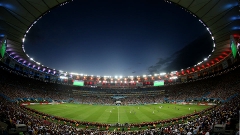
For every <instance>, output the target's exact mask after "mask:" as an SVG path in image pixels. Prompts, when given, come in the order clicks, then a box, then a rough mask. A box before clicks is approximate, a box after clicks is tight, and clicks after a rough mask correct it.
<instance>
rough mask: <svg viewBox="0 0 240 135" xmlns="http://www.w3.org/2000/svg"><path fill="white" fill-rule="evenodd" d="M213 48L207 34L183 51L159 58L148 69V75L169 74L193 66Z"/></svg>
mask: <svg viewBox="0 0 240 135" xmlns="http://www.w3.org/2000/svg"><path fill="white" fill-rule="evenodd" d="M212 48H213V42H212V39H211V36H210V35H209V33H208V32H205V33H204V34H203V35H202V36H200V37H199V38H197V39H195V40H193V41H192V42H191V43H189V44H188V45H186V46H185V47H184V48H183V49H181V50H179V51H177V52H175V53H173V54H172V55H171V56H170V57H167V58H165V59H164V58H159V61H158V62H157V63H156V64H155V65H152V66H150V67H149V68H148V72H149V73H150V74H154V73H160V72H171V71H176V70H180V69H184V68H187V67H190V66H193V65H195V64H196V63H197V62H199V61H202V60H203V59H204V58H205V57H207V56H208V55H209V54H210V53H211V51H212Z"/></svg>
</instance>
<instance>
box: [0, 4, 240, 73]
mask: <svg viewBox="0 0 240 135" xmlns="http://www.w3.org/2000/svg"><path fill="white" fill-rule="evenodd" d="M67 2H70V1H69V0H1V1H0V13H1V14H0V37H4V36H7V39H8V46H7V53H8V54H9V55H10V56H11V57H12V58H14V59H15V60H16V61H18V62H20V63H23V62H24V61H25V62H26V63H31V64H30V65H37V64H39V63H36V62H35V61H34V60H32V59H31V58H30V57H29V56H28V55H27V54H26V53H25V51H24V47H23V42H24V39H25V34H26V33H27V32H28V30H29V29H30V28H31V27H32V26H33V24H34V23H36V22H37V20H38V19H40V18H41V17H42V16H43V15H45V14H46V13H48V12H50V10H51V9H52V8H55V7H57V6H61V5H64V4H66V3H67ZM167 2H169V3H175V4H177V5H179V6H181V7H183V9H184V10H186V11H187V12H190V13H192V14H193V15H194V16H196V17H198V18H199V21H200V22H202V23H204V25H206V27H207V28H208V29H209V31H210V32H211V34H212V38H213V39H214V41H215V47H214V45H213V50H214V51H213V53H212V54H211V55H209V57H208V60H207V61H204V62H203V63H202V64H206V63H207V62H209V61H211V62H212V64H214V63H216V62H218V61H219V60H222V59H224V58H226V57H227V56H229V54H230V53H231V51H230V45H229V43H230V40H229V39H230V35H234V36H235V37H239V35H240V16H239V13H240V11H239V3H240V2H239V0H170V1H167ZM176 25H177V24H176ZM199 53H200V52H199ZM206 57H207V56H206ZM196 63H197V62H196ZM43 68H47V67H44V66H41V69H43ZM50 69H51V68H50Z"/></svg>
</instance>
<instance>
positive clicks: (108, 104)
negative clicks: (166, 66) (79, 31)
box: [0, 0, 240, 135]
mask: <svg viewBox="0 0 240 135" xmlns="http://www.w3.org/2000/svg"><path fill="white" fill-rule="evenodd" d="M69 2H71V1H68V0H51V1H46V0H33V1H31V0H19V1H15V0H1V1H0V9H1V14H0V18H1V22H0V41H1V44H0V50H1V51H0V59H1V62H0V64H1V66H0V72H1V73H0V74H1V76H0V100H1V102H0V116H1V117H0V126H1V129H0V131H1V132H0V134H4V135H5V134H6V135H7V134H26V135H28V134H30V135H31V134H94V135H95V134H124V135H125V134H126V135H127V134H156V135H158V134H159V135H161V134H173V135H175V134H176V135H179V134H198V135H205V134H206V135H209V134H223V135H233V134H239V132H238V131H239V110H240V109H239V107H240V106H239V101H240V97H239V92H240V91H239V88H240V52H239V48H240V47H239V46H240V40H239V39H240V26H239V24H240V16H239V13H240V7H239V6H240V5H239V4H240V1H239V0H211V1H210V0H204V1H196V0H169V1H165V2H167V3H169V4H174V5H178V6H179V7H180V8H182V9H183V10H185V11H186V12H188V13H189V14H191V15H192V16H193V17H197V18H198V19H199V22H200V23H202V24H203V25H204V26H205V27H206V29H207V30H208V32H209V34H210V35H211V36H212V37H211V38H212V40H213V50H212V53H211V54H209V56H207V57H206V58H205V59H204V60H203V61H200V62H197V61H196V65H192V66H191V67H189V68H186V69H179V70H178V71H173V72H169V73H159V74H153V75H143V76H114V77H113V76H89V75H83V74H77V73H71V71H61V70H56V69H53V68H51V67H47V66H44V65H42V64H40V63H39V62H37V61H34V60H33V59H32V58H31V57H30V56H28V55H27V54H26V53H25V50H24V41H25V38H27V37H26V34H27V33H28V32H29V30H30V29H31V27H32V26H33V25H34V24H35V23H37V21H38V20H39V19H41V18H42V17H44V15H46V14H47V13H48V12H50V10H52V9H54V8H59V7H60V6H64V5H66V4H68V3H69ZM237 132H238V133H237Z"/></svg>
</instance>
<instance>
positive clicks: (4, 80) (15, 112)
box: [0, 67, 240, 134]
mask: <svg viewBox="0 0 240 135" xmlns="http://www.w3.org/2000/svg"><path fill="white" fill-rule="evenodd" d="M0 73H1V76H0V92H1V93H0V94H1V96H0V100H1V102H0V114H1V118H5V120H8V121H9V126H10V127H13V126H14V125H15V124H20V123H23V124H26V125H27V126H28V132H27V133H28V134H187V133H188V132H190V133H192V134H206V133H207V132H212V130H213V127H214V125H216V124H226V125H227V127H231V126H230V125H231V124H232V123H231V119H232V118H236V117H238V116H239V112H238V110H239V109H240V108H239V102H240V96H239V95H238V94H239V92H240V89H239V88H240V87H239V86H240V68H234V70H229V71H228V72H227V73H226V72H221V73H219V74H218V75H212V76H211V77H209V78H206V79H202V80H198V81H194V82H191V83H182V84H178V85H170V86H164V87H161V89H164V90H165V93H164V94H159V95H156V96H150V95H145V96H143V95H141V96H132V97H126V98H124V99H122V101H123V104H136V103H137V104H143V103H156V102H163V101H165V99H166V98H167V99H168V100H170V101H171V100H173V101H178V100H183V101H186V100H187V99H196V98H214V99H221V100H223V101H226V102H225V103H222V104H220V105H217V106H215V107H212V108H209V109H207V110H203V111H202V112H198V113H196V114H191V115H188V116H184V117H181V118H176V119H171V120H167V121H157V122H150V123H141V124H130V125H129V126H128V128H132V127H139V130H138V131H128V129H127V128H126V129H124V131H123V130H122V129H121V130H118V129H117V130H116V131H109V130H104V131H101V130H98V129H97V128H96V129H94V130H92V129H88V128H84V129H82V128H78V127H76V126H75V124H76V121H70V120H66V119H62V118H56V117H55V118H54V119H55V120H61V121H67V122H68V123H58V122H54V121H53V120H51V119H52V117H51V116H48V115H47V114H44V115H45V116H47V118H48V119H45V118H43V117H40V116H43V114H40V113H39V112H34V111H33V110H29V109H27V108H25V107H21V106H19V105H18V104H16V103H15V102H11V101H18V100H16V99H19V98H21V99H23V98H28V99H29V98H33V99H38V98H42V99H48V98H49V99H54V100H59V101H60V100H62V101H63V100H65V101H66V100H67V99H74V100H75V101H77V102H79V103H91V104H95V103H97V104H114V101H115V100H113V99H112V98H111V97H107V96H105V97H99V96H97V94H96V95H95V96H94V94H92V95H91V96H81V95H74V94H73V92H72V89H73V87H72V86H67V85H60V84H52V83H48V82H42V81H38V80H36V79H33V78H29V77H27V76H25V75H23V74H20V73H17V72H15V71H12V70H10V69H7V68H3V67H2V68H0ZM90 90H91V89H90ZM95 91H96V90H95ZM103 91H104V90H103ZM128 91H129V90H127V91H124V93H127V92H128ZM114 92H116V93H117V92H119V90H116V91H114V90H113V91H112V93H114ZM93 93H94V92H93ZM118 94H119V93H118ZM3 97H4V98H3ZM9 99H10V100H9ZM227 99H229V100H227ZM49 119H50V120H49ZM166 123H170V124H167V125H166ZM78 124H85V125H86V126H87V125H88V124H89V123H78ZM95 125H96V126H106V127H107V126H110V125H101V124H95ZM141 126H151V127H154V128H149V129H145V130H141Z"/></svg>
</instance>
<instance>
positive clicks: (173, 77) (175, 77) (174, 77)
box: [170, 76, 178, 79]
mask: <svg viewBox="0 0 240 135" xmlns="http://www.w3.org/2000/svg"><path fill="white" fill-rule="evenodd" d="M177 78H178V77H177V76H172V77H170V79H177Z"/></svg>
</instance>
